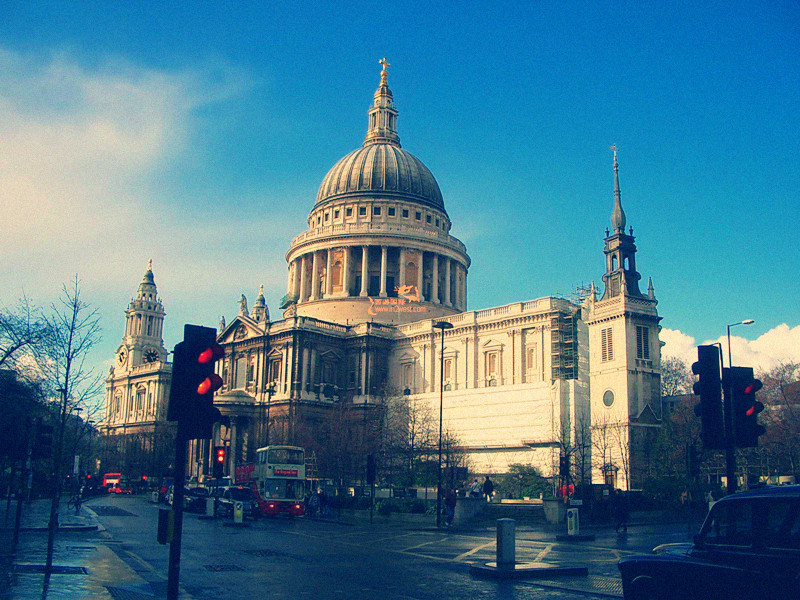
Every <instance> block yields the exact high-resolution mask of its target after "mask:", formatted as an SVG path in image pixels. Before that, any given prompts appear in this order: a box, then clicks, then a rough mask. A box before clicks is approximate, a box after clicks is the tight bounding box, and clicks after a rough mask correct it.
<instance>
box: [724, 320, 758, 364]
mask: <svg viewBox="0 0 800 600" xmlns="http://www.w3.org/2000/svg"><path fill="white" fill-rule="evenodd" d="M753 323H755V321H754V320H753V319H745V320H744V321H739V322H737V323H731V324H730V325H728V366H729V367H732V366H733V361H732V360H731V327H736V326H737V325H752V324H753Z"/></svg>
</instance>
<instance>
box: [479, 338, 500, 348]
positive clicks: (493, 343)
mask: <svg viewBox="0 0 800 600" xmlns="http://www.w3.org/2000/svg"><path fill="white" fill-rule="evenodd" d="M502 347H503V343H502V342H500V341H498V340H495V339H493V338H489V339H488V340H486V341H485V342H484V343H483V344H481V348H483V349H484V350H494V349H496V348H502Z"/></svg>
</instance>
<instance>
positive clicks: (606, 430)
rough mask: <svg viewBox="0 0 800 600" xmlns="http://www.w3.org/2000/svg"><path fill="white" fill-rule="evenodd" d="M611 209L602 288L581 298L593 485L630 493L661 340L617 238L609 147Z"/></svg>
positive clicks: (627, 240) (618, 209)
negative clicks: (585, 333) (586, 340)
mask: <svg viewBox="0 0 800 600" xmlns="http://www.w3.org/2000/svg"><path fill="white" fill-rule="evenodd" d="M611 150H612V151H613V152H614V163H613V164H614V208H613V210H612V212H611V230H610V231H609V230H608V229H606V236H605V239H604V253H605V266H606V269H605V273H604V274H603V284H604V290H603V295H602V297H601V298H600V299H599V300H597V298H596V294H595V291H594V286H592V292H591V293H590V295H589V297H588V298H587V300H586V303H585V308H586V309H587V310H586V324H587V326H588V329H589V386H590V410H591V422H592V432H593V433H592V436H593V446H594V449H593V452H596V453H599V454H600V456H595V457H594V462H595V464H597V465H598V467H599V468H597V469H595V471H594V472H593V478H592V479H593V482H594V483H606V484H608V485H612V486H613V487H615V488H620V489H630V487H631V486H635V485H636V481H637V479H638V473H637V448H638V447H639V445H640V444H641V442H642V440H643V439H644V436H647V435H650V434H651V433H652V432H653V431H657V429H658V427H660V423H661V342H660V341H659V338H658V336H659V331H660V330H661V327H660V326H659V324H658V323H659V321H660V319H661V317H659V316H658V311H657V310H656V306H657V304H658V301H657V300H656V298H655V293H654V291H653V283H652V280H649V282H648V289H647V293H646V294H643V293H642V292H641V291H640V290H639V280H640V279H641V275H640V274H639V272H638V271H637V270H636V244H635V238H634V236H633V227H630V228H629V230H628V233H627V234H626V233H625V226H626V224H627V223H626V218H625V212H624V211H623V210H622V202H621V194H620V186H619V163H618V162H617V148H616V147H615V146H612V147H611Z"/></svg>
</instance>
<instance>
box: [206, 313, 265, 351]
mask: <svg viewBox="0 0 800 600" xmlns="http://www.w3.org/2000/svg"><path fill="white" fill-rule="evenodd" d="M263 335H264V328H263V326H262V325H261V324H259V323H258V322H257V321H255V320H253V319H251V318H250V317H248V316H245V315H237V316H236V318H234V319H233V321H231V322H230V323H229V324H228V325H227V326H226V327H225V329H224V330H223V331H222V332H221V333H219V334H218V335H217V342H218V343H220V344H227V343H230V342H239V341H241V340H246V339H249V338H254V337H261V336H263Z"/></svg>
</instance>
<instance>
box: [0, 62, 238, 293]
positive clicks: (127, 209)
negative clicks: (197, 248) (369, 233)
mask: <svg viewBox="0 0 800 600" xmlns="http://www.w3.org/2000/svg"><path fill="white" fill-rule="evenodd" d="M249 84H250V82H249V81H247V79H246V77H245V76H244V75H243V74H242V73H241V72H239V71H238V70H237V69H235V68H232V67H230V66H228V65H219V64H209V65H206V66H204V67H202V68H198V69H195V70H183V71H165V70H155V69H148V68H142V67H137V66H135V65H131V64H129V63H126V62H123V61H120V60H108V61H105V62H101V64H100V65H99V66H91V67H85V66H83V65H81V64H80V63H79V62H78V61H77V60H76V59H75V58H74V57H72V56H71V55H69V54H66V53H61V54H56V55H52V56H47V57H45V58H42V57H40V56H32V55H23V54H19V53H15V52H11V51H8V50H4V49H2V48H0V220H2V222H3V236H0V255H2V256H3V261H2V264H1V265H0V282H2V284H3V285H2V288H4V289H5V293H7V294H12V295H17V294H18V293H19V291H20V290H21V289H23V288H24V289H25V290H26V292H33V293H34V295H44V290H46V291H47V293H48V294H53V293H55V292H56V291H57V287H58V285H59V283H58V282H61V281H68V280H70V279H71V278H72V277H73V276H74V274H75V273H79V274H80V276H81V279H82V280H85V281H87V282H90V281H93V280H94V281H97V282H98V284H97V285H98V287H99V286H100V285H106V286H110V287H114V286H115V285H116V284H121V285H125V286H127V287H129V286H130V285H131V281H130V279H125V278H127V277H129V275H130V271H129V269H130V267H129V266H128V265H130V264H131V263H133V264H134V265H135V270H134V272H135V273H137V274H138V272H139V271H140V270H141V269H142V266H143V265H144V264H146V260H147V258H150V256H148V255H150V254H153V253H160V254H165V252H166V251H167V250H168V248H165V249H163V250H162V249H161V246H162V245H163V244H164V242H165V241H167V242H169V241H170V240H172V244H174V245H176V246H178V247H181V248H183V247H186V246H187V243H186V241H187V240H188V239H191V235H192V232H190V231H187V228H186V227H183V228H181V223H180V221H181V220H182V219H185V216H186V215H185V214H180V213H179V211H177V210H172V211H170V210H168V208H167V205H168V204H169V202H168V200H169V199H168V198H164V197H163V193H164V191H163V190H158V189H154V187H155V186H153V185H151V184H150V183H149V178H152V174H153V173H154V172H156V170H157V169H164V168H168V167H166V166H167V165H169V164H171V163H175V162H180V161H182V160H191V158H190V154H189V151H190V150H191V146H192V144H191V142H192V136H193V135H194V133H195V130H196V129H197V117H196V115H195V113H196V112H197V109H198V108H202V107H205V106H207V105H208V104H210V103H213V102H216V101H219V100H223V99H226V98H230V97H232V96H234V95H236V94H241V92H242V90H243V89H244V88H245V87H246V86H248V85H249ZM165 201H166V202H165ZM155 215H157V217H155ZM233 218H234V219H235V218H237V217H233ZM239 218H241V217H239ZM229 220H230V219H229ZM229 227H230V228H231V229H236V228H237V225H235V224H230V225H229ZM176 232H179V235H178V236H177V237H176ZM181 238H182V241H181ZM168 245H169V244H168ZM193 260H196V257H189V258H188V259H187V260H186V261H183V260H180V259H179V260H178V261H177V262H180V263H185V262H189V263H191V261H193ZM165 262H166V261H162V265H163V264H164V263H165ZM131 266H133V265H131ZM179 266H180V265H174V266H173V268H178V267H179ZM136 280H137V279H136V276H134V279H133V281H136ZM100 282H102V284H101V283H100ZM54 288H56V289H54ZM12 297H13V296H12Z"/></svg>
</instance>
